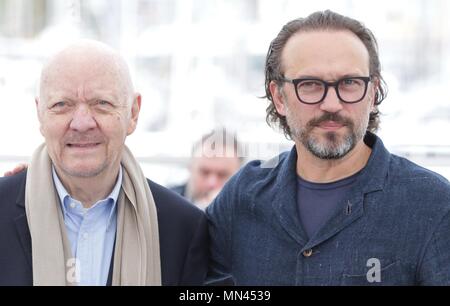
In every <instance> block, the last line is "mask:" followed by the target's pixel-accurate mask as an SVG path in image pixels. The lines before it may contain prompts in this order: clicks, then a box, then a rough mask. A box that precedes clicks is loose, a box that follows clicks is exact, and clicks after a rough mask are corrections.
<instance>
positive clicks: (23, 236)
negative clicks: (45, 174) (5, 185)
mask: <svg viewBox="0 0 450 306" xmlns="http://www.w3.org/2000/svg"><path fill="white" fill-rule="evenodd" d="M26 177H27V176H26V173H25V174H24V175H23V181H22V183H21V187H20V188H19V194H18V195H17V198H16V205H17V206H19V207H20V210H21V211H23V214H21V215H19V216H18V217H16V218H15V219H14V222H15V225H16V229H17V233H18V235H19V240H20V244H21V245H22V248H23V251H24V252H25V257H26V258H27V261H28V263H29V264H30V266H32V264H33V262H32V257H31V235H30V230H29V228H28V221H27V216H26V213H25V183H26Z"/></svg>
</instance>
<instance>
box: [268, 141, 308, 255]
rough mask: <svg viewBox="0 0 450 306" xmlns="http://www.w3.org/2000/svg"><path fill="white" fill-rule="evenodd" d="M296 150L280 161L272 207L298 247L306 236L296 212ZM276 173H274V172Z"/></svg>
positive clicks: (302, 243) (293, 149) (304, 241)
mask: <svg viewBox="0 0 450 306" xmlns="http://www.w3.org/2000/svg"><path fill="white" fill-rule="evenodd" d="M296 163H297V150H296V149H295V146H294V147H293V148H292V150H291V152H290V153H289V155H288V156H287V158H286V159H284V160H283V161H282V164H281V165H280V170H279V172H278V174H277V177H276V181H275V189H274V191H275V197H274V201H273V202H272V207H273V209H274V210H275V215H276V217H277V220H278V221H279V223H280V224H281V226H282V227H283V229H284V230H285V231H286V232H287V233H288V234H289V235H290V236H291V237H292V238H293V239H294V240H295V241H296V242H297V243H298V244H300V245H302V246H303V245H305V244H306V242H307V241H308V236H307V235H306V232H305V230H304V229H303V227H302V225H301V222H300V217H299V215H298V210H297V174H296V170H295V169H296ZM274 172H276V171H274Z"/></svg>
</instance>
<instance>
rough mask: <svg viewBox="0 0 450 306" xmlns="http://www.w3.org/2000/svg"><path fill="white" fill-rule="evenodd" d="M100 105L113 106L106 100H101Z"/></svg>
mask: <svg viewBox="0 0 450 306" xmlns="http://www.w3.org/2000/svg"><path fill="white" fill-rule="evenodd" d="M98 104H99V105H101V106H111V105H112V104H111V103H110V102H108V101H106V100H99V101H98Z"/></svg>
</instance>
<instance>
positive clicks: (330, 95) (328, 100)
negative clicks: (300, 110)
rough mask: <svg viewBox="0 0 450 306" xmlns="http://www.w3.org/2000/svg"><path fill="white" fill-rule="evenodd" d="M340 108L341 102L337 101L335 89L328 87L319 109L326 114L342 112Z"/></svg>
mask: <svg viewBox="0 0 450 306" xmlns="http://www.w3.org/2000/svg"><path fill="white" fill-rule="evenodd" d="M342 108H343V107H342V101H340V100H339V97H338V95H337V92H336V88H335V87H331V86H330V87H328V92H327V94H326V96H325V99H324V100H323V101H322V103H320V109H321V110H323V111H325V112H328V113H337V112H338V111H340V110H342Z"/></svg>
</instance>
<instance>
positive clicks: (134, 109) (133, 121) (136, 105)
mask: <svg viewBox="0 0 450 306" xmlns="http://www.w3.org/2000/svg"><path fill="white" fill-rule="evenodd" d="M141 100H142V97H141V94H139V93H136V94H135V96H134V99H133V102H132V104H131V118H130V123H129V124H128V130H127V136H128V135H131V134H132V133H133V132H134V131H135V130H136V126H137V122H138V119H139V112H140V111H141Z"/></svg>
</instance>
